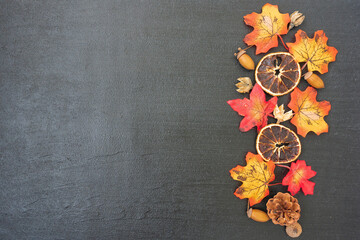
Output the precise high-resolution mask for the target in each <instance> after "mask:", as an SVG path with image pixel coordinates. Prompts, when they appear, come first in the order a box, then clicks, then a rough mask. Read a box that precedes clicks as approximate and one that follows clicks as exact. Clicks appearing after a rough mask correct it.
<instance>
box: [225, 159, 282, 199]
mask: <svg viewBox="0 0 360 240" xmlns="http://www.w3.org/2000/svg"><path fill="white" fill-rule="evenodd" d="M274 169H275V164H274V162H272V161H268V162H264V160H263V159H262V158H261V156H260V155H258V154H253V153H251V152H248V154H247V155H246V166H245V167H243V166H239V165H238V166H236V167H235V168H233V169H231V170H230V175H231V177H232V178H233V179H234V180H237V181H241V182H242V185H241V186H240V187H239V188H237V189H236V190H235V192H234V195H235V196H237V197H238V198H240V199H244V198H248V199H249V204H250V206H252V205H254V204H257V203H259V202H261V200H263V198H264V197H266V196H267V195H269V187H268V185H269V183H270V182H272V181H274V179H275V174H274Z"/></svg>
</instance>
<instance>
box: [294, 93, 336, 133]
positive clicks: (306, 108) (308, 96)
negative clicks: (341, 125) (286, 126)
mask: <svg viewBox="0 0 360 240" xmlns="http://www.w3.org/2000/svg"><path fill="white" fill-rule="evenodd" d="M316 95H317V91H316V90H315V89H314V88H312V87H308V88H307V89H306V90H305V91H303V92H302V91H300V89H299V88H295V90H294V91H293V92H292V93H291V101H290V103H289V104H288V107H289V108H290V109H292V110H293V111H294V113H295V114H294V117H293V118H292V119H291V123H292V124H294V125H295V126H296V129H297V133H298V134H299V135H301V136H303V137H306V134H307V133H308V132H309V131H313V132H314V133H316V134H317V135H320V134H321V133H324V132H328V128H329V126H328V124H327V123H326V122H325V120H324V117H325V116H326V115H328V114H329V111H330V109H331V105H330V102H328V101H322V102H317V101H316Z"/></svg>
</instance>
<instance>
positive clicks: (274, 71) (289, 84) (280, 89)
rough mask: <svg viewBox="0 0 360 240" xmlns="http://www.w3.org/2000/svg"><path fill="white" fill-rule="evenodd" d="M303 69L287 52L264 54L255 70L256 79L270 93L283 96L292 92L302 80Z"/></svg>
mask: <svg viewBox="0 0 360 240" xmlns="http://www.w3.org/2000/svg"><path fill="white" fill-rule="evenodd" d="M300 78H301V69H300V65H299V63H298V62H296V60H295V58H294V57H293V56H292V55H291V54H290V53H287V52H277V53H270V54H268V55H266V56H264V57H263V58H262V59H261V60H260V62H259V64H258V65H257V67H256V70H255V80H256V82H257V83H258V84H259V85H260V86H261V87H262V89H263V90H264V91H265V92H267V93H268V94H270V95H273V96H282V95H285V94H287V93H289V92H291V91H292V90H293V89H294V88H295V87H296V86H297V85H298V84H299V82H300Z"/></svg>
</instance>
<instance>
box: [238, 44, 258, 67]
mask: <svg viewBox="0 0 360 240" xmlns="http://www.w3.org/2000/svg"><path fill="white" fill-rule="evenodd" d="M238 50H239V52H237V53H234V56H235V57H236V58H237V59H238V61H239V63H240V65H241V66H243V67H244V68H245V69H247V70H254V69H255V63H254V61H253V60H252V58H251V57H250V56H249V55H247V54H246V51H245V50H242V49H241V48H238Z"/></svg>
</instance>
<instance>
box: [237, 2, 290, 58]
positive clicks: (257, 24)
mask: <svg viewBox="0 0 360 240" xmlns="http://www.w3.org/2000/svg"><path fill="white" fill-rule="evenodd" d="M244 22H245V24H246V25H249V26H252V27H253V28H254V31H252V32H251V33H249V34H247V35H246V36H245V38H244V42H245V43H246V44H247V45H249V46H250V45H256V54H260V53H266V52H267V51H269V49H271V48H273V47H277V46H278V39H277V38H278V35H283V34H286V33H287V32H288V28H287V25H288V24H289V22H290V17H289V14H288V13H286V14H281V13H280V12H279V8H278V6H277V5H271V4H269V3H267V4H265V5H264V6H263V7H262V12H261V13H260V14H259V13H255V12H253V13H251V14H248V15H246V16H245V17H244Z"/></svg>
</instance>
